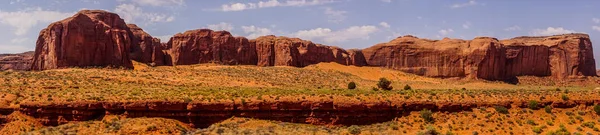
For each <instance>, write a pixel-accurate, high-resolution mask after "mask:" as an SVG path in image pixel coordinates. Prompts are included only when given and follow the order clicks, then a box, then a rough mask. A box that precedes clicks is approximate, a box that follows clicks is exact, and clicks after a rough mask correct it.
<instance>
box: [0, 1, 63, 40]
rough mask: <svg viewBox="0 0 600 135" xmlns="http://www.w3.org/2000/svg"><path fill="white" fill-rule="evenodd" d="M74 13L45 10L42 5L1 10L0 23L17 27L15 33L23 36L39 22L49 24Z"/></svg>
mask: <svg viewBox="0 0 600 135" xmlns="http://www.w3.org/2000/svg"><path fill="white" fill-rule="evenodd" d="M73 14H74V13H66V12H59V11H50V10H44V9H42V8H40V7H37V8H27V9H24V10H21V11H15V12H4V11H0V24H4V25H8V26H11V27H13V28H15V31H13V34H15V35H17V36H21V35H25V34H27V33H28V32H29V30H30V29H31V28H32V27H34V26H37V25H38V24H49V23H51V22H55V21H59V20H61V19H64V18H66V17H69V16H71V15H73Z"/></svg>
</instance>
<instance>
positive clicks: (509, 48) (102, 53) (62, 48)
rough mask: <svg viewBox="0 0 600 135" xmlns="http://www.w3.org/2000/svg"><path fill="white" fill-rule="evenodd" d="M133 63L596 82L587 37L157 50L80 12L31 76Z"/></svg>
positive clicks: (294, 42) (266, 41) (177, 38)
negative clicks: (335, 67) (324, 67)
mask: <svg viewBox="0 0 600 135" xmlns="http://www.w3.org/2000/svg"><path fill="white" fill-rule="evenodd" d="M130 60H135V61H138V62H142V63H146V64H149V65H154V66H162V65H190V64H200V63H220V64H226V65H258V66H295V67H304V66H308V65H311V64H316V63H319V62H336V63H339V64H343V65H355V66H379V67H387V68H392V69H397V70H401V71H404V72H408V73H413V74H417V75H423V76H429V77H439V78H450V77H460V78H471V79H477V78H480V79H486V80H511V79H514V78H516V76H524V75H531V76H552V77H554V78H556V79H566V78H578V77H583V76H596V73H595V72H596V71H595V69H596V66H595V60H594V57H593V50H592V45H591V42H590V39H589V36H588V35H586V34H565V35H556V36H545V37H517V38H513V39H507V40H501V41H500V40H498V39H496V38H491V37H477V38H475V39H473V40H461V39H449V38H444V39H442V40H429V39H420V38H417V37H414V36H410V35H407V36H402V37H398V38H396V39H393V40H391V41H390V42H387V43H381V44H377V45H374V46H372V47H369V48H366V49H363V50H357V49H352V50H344V49H341V48H338V47H334V46H326V45H321V44H315V43H313V42H311V41H307V40H302V39H299V38H289V37H282V36H279V37H277V36H273V35H268V36H261V37H258V38H256V39H251V40H249V39H246V38H244V37H234V36H233V35H232V34H231V33H229V32H227V31H213V30H209V29H197V30H189V31H186V32H183V33H178V34H176V35H174V36H173V37H172V38H171V39H170V40H169V41H168V42H166V43H161V42H160V40H159V39H157V38H154V37H152V36H151V35H150V34H148V33H146V32H144V31H143V30H142V29H141V28H139V27H138V26H136V25H134V24H129V25H126V24H125V23H124V22H123V19H121V18H119V16H118V15H116V14H114V13H109V12H105V11H100V10H83V11H80V12H79V13H77V14H75V15H74V16H73V17H70V18H67V19H65V20H62V21H59V22H56V23H52V24H51V25H50V26H48V28H46V29H44V30H42V31H41V32H40V37H39V39H38V42H37V46H36V51H35V56H34V59H33V64H32V66H31V67H32V69H33V70H44V69H55V68H67V67H85V66H117V67H126V68H131V67H132V65H131V62H130Z"/></svg>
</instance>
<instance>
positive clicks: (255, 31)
mask: <svg viewBox="0 0 600 135" xmlns="http://www.w3.org/2000/svg"><path fill="white" fill-rule="evenodd" d="M242 30H243V31H244V33H246V34H247V35H248V36H246V37H247V38H248V39H254V38H257V37H260V36H265V35H271V34H273V31H271V29H268V28H261V27H256V26H254V25H251V26H242Z"/></svg>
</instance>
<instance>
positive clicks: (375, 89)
mask: <svg viewBox="0 0 600 135" xmlns="http://www.w3.org/2000/svg"><path fill="white" fill-rule="evenodd" d="M371 89H372V90H373V91H378V90H379V88H377V87H373V88H371Z"/></svg>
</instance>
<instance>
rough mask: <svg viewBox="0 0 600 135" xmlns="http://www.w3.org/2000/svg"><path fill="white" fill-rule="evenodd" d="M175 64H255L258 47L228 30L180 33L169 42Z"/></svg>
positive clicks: (199, 30)
mask: <svg viewBox="0 0 600 135" xmlns="http://www.w3.org/2000/svg"><path fill="white" fill-rule="evenodd" d="M167 46H168V48H169V50H170V57H171V59H172V64H173V65H189V64H198V63H209V62H218V63H222V64H228V65H233V64H244V65H254V64H256V60H257V59H256V50H255V47H254V45H253V44H250V42H249V41H248V39H246V38H243V37H233V36H232V35H231V34H230V33H229V32H227V31H212V30H209V29H198V30H190V31H186V32H184V33H178V34H176V35H175V36H173V37H172V38H171V40H170V41H169V42H168V43H167Z"/></svg>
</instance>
